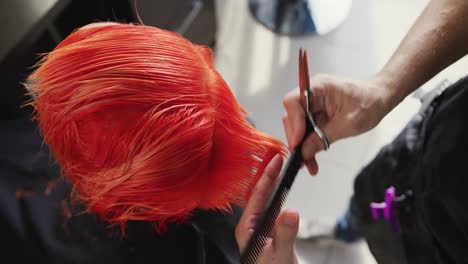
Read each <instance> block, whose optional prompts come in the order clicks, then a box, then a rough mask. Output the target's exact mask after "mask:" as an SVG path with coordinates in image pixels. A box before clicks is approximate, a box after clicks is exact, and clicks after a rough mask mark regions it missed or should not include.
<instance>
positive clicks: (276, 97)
mask: <svg viewBox="0 0 468 264" xmlns="http://www.w3.org/2000/svg"><path fill="white" fill-rule="evenodd" d="M288 2H289V3H291V4H294V5H297V3H298V2H302V0H291V1H286V0H279V1H273V0H265V1H249V0H198V1H197V0H193V1H192V0H171V1H163V0H138V1H136V5H135V2H134V1H133V0H79V1H78V0H2V1H0V74H1V80H3V83H2V85H0V127H1V128H2V129H3V130H4V131H5V130H6V129H8V128H9V127H8V126H11V124H12V121H14V120H19V119H28V118H29V116H30V109H29V108H21V107H20V106H21V105H22V104H23V103H24V102H25V101H26V100H27V99H28V98H27V97H26V96H25V95H24V93H25V91H24V89H23V87H22V82H23V81H24V80H25V77H26V76H27V75H28V74H29V73H30V72H31V70H32V66H33V65H34V64H35V63H36V62H37V55H38V54H40V53H44V52H48V51H50V50H52V49H53V48H54V47H55V45H57V44H58V43H59V42H60V41H61V40H62V39H63V38H64V37H66V36H67V35H68V34H69V33H70V32H72V31H73V30H74V29H76V28H77V27H80V26H83V25H85V24H88V23H91V22H97V21H119V22H137V18H136V16H135V10H136V9H137V10H138V13H139V15H140V17H141V19H142V21H143V22H144V23H145V24H146V25H151V26H157V27H160V28H164V29H168V30H172V31H175V32H178V33H179V34H181V35H183V36H184V37H186V38H188V39H190V40H191V41H193V42H195V43H198V44H202V45H207V46H209V47H211V48H212V49H213V51H214V52H215V64H216V67H217V69H218V70H219V72H220V73H221V75H222V76H223V77H224V78H225V80H226V81H227V83H228V84H229V85H230V87H231V89H232V90H233V92H234V93H235V95H236V97H237V99H238V100H239V102H240V103H241V104H242V105H243V106H244V107H245V108H247V109H248V110H249V111H250V112H251V113H252V116H253V119H254V122H255V124H256V126H257V127H258V128H259V129H261V130H264V131H266V132H268V133H270V134H272V135H274V136H276V137H278V138H280V139H281V140H283V141H285V136H284V132H283V128H282V124H281V117H282V116H283V115H284V110H283V106H282V99H283V97H284V95H285V94H286V93H287V92H289V91H290V90H291V89H293V88H294V87H296V86H297V85H298V80H297V76H298V73H297V70H298V69H297V54H298V50H299V48H300V47H304V48H306V49H307V51H308V53H309V63H310V65H309V67H310V74H311V75H314V74H317V73H328V74H337V75H341V76H344V77H348V78H357V79H365V78H368V77H370V76H371V75H372V74H374V73H375V72H376V71H378V70H379V69H380V68H381V67H382V66H383V64H384V63H385V62H386V60H387V59H388V58H389V57H390V56H391V54H392V52H393V51H394V50H395V48H396V47H397V45H398V43H399V41H400V40H401V39H402V38H403V37H404V35H405V33H406V32H407V30H408V29H409V27H410V26H411V24H412V23H413V21H414V20H415V19H416V18H417V16H418V15H419V13H420V12H421V11H422V9H423V8H424V6H425V5H426V4H427V2H428V0H352V1H351V0H334V1H329V0H310V1H309V4H310V5H309V9H307V8H306V9H301V8H299V9H298V10H299V11H300V12H303V13H300V14H302V15H303V18H302V20H301V21H299V22H300V23H299V22H298V21H297V20H294V19H291V18H290V17H289V18H288V15H290V14H291V12H289V11H290V10H289V11H288V8H289V7H290V6H288ZM281 4H282V5H281ZM135 7H136V8H135ZM311 7H312V8H311ZM279 11H280V12H281V18H282V19H283V20H277V19H276V20H275V19H272V18H273V17H274V16H273V15H272V14H278V12H279ZM275 12H276V13H275ZM288 12H289V13H288ZM294 12H297V11H294ZM294 12H293V13H294ZM288 19H289V20H288ZM272 21H273V22H272ZM288 21H289V22H288ZM269 23H270V24H269ZM271 23H273V24H271ZM288 33H291V34H288ZM467 67H468V62H467V59H466V58H465V59H462V60H461V61H459V62H457V63H455V64H454V65H452V66H451V67H449V68H448V69H446V70H445V71H443V72H441V73H440V74H439V75H437V76H436V77H435V78H433V79H432V80H431V81H429V82H428V83H426V84H425V85H424V86H423V87H421V88H420V89H419V90H418V91H416V92H415V94H414V95H412V96H410V97H408V98H407V99H406V100H405V101H404V102H402V103H401V104H400V105H399V106H398V107H397V108H395V109H394V110H393V111H392V112H391V113H390V114H389V115H388V116H387V117H386V118H385V119H384V120H383V121H382V122H381V123H380V124H379V126H378V127H377V128H376V129H374V130H372V131H371V132H368V133H366V134H363V135H361V136H358V137H354V138H351V139H348V140H345V141H341V142H337V143H336V144H334V145H333V146H332V148H331V150H330V151H328V152H326V153H321V154H319V155H318V164H319V167H320V172H319V175H318V176H317V177H310V176H309V175H308V174H307V172H306V171H305V170H303V171H301V172H300V175H299V176H298V178H297V181H296V183H295V185H294V187H293V190H292V192H291V193H290V196H289V198H288V201H287V205H286V206H287V207H290V208H295V209H297V210H299V211H300V213H301V216H302V217H303V218H304V219H317V218H322V219H331V220H334V219H336V218H337V217H338V216H339V215H340V214H341V212H342V211H343V210H344V208H345V207H346V205H347V201H348V199H349V198H350V195H351V193H352V192H351V191H352V186H353V179H354V177H355V176H356V174H357V173H358V172H359V170H360V169H361V168H362V167H363V166H364V165H365V164H366V163H367V162H369V161H370V160H371V159H372V158H373V157H374V155H375V154H376V153H377V151H378V150H379V149H380V148H381V147H382V146H383V145H384V144H386V143H388V142H389V141H391V140H392V139H393V137H394V136H396V134H397V133H398V132H399V131H400V130H401V129H402V127H403V126H404V125H405V124H406V122H407V121H408V120H409V119H410V118H411V116H412V115H413V114H414V113H415V112H416V111H417V110H418V108H419V107H420V102H419V99H418V98H417V96H415V95H418V94H421V93H425V92H427V91H429V90H431V89H432V88H433V87H435V85H436V84H438V83H439V82H440V81H442V80H445V79H448V80H450V81H455V80H456V79H458V78H459V77H461V76H462V73H463V71H462V70H465V69H467ZM12 129H13V128H11V129H10V130H9V131H10V132H9V133H6V134H2V136H4V137H8V135H11V134H12V131H13V130H12ZM14 129H18V131H17V132H18V133H23V134H24V133H26V135H27V133H31V134H32V133H34V132H35V131H33V129H31V127H30V126H26V127H21V126H18V127H15V128H14ZM21 129H31V131H19V130H21ZM13 132H14V131H13ZM2 140H6V141H8V138H3V139H2ZM0 148H3V146H2V145H0ZM9 148H10V149H8V148H7V149H2V150H1V151H0V160H1V159H7V158H8V154H9V152H14V151H15V149H14V144H13V147H12V146H11V145H10V147H9ZM297 251H298V254H299V258H300V263H317V264H318V263H347V264H350V263H359V264H370V263H375V261H374V260H373V258H372V256H371V255H370V253H369V252H368V248H367V245H366V244H365V243H364V242H363V243H357V244H355V245H352V246H348V247H337V246H333V245H317V244H312V243H308V242H298V244H297Z"/></svg>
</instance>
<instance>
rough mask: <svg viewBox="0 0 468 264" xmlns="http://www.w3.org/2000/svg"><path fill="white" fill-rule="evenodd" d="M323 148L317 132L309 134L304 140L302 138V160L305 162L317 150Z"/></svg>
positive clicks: (311, 157)
mask: <svg viewBox="0 0 468 264" xmlns="http://www.w3.org/2000/svg"><path fill="white" fill-rule="evenodd" d="M324 148H325V145H324V143H323V142H322V140H320V138H319V136H318V135H317V133H312V134H310V135H309V136H308V137H307V138H306V140H304V144H303V145H302V157H303V158H304V161H305V162H306V163H307V162H309V161H311V160H312V159H313V158H314V157H315V154H317V152H319V151H320V150H323V149H324Z"/></svg>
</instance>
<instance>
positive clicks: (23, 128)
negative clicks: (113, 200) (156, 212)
mask: <svg viewBox="0 0 468 264" xmlns="http://www.w3.org/2000/svg"><path fill="white" fill-rule="evenodd" d="M0 146H1V147H0V229H1V234H2V239H3V241H4V242H3V246H2V249H1V252H2V261H0V262H1V263H6V264H9V263H15V264H16V263H50V264H52V263H101V264H105V263H112V264H118V263H152V264H154V263H184V264H187V263H200V264H201V263H216V264H219V263H239V262H240V256H239V250H238V248H237V243H236V240H235V237H234V229H235V225H236V223H237V222H238V220H239V218H240V214H241V209H240V208H237V207H234V212H233V214H222V213H219V212H206V211H205V212H202V211H200V212H195V213H194V216H193V217H192V218H191V219H190V221H189V222H188V223H187V224H184V225H178V226H170V228H169V231H168V232H167V233H165V234H164V235H162V236H158V235H157V234H156V233H155V232H154V229H153V227H152V226H151V224H150V223H147V222H131V223H130V224H129V226H128V228H127V231H126V237H125V238H123V239H122V238H121V236H120V235H119V232H118V230H119V228H111V227H109V225H107V224H106V223H103V222H102V221H100V220H99V219H98V218H97V217H95V216H92V215H89V214H80V212H82V209H83V208H79V207H77V206H71V205H70V204H69V202H68V199H69V196H70V190H71V187H70V184H69V183H68V182H67V181H66V180H65V179H63V180H57V181H55V183H56V184H55V186H54V187H53V188H47V184H48V183H50V182H54V179H57V178H58V176H59V167H58V165H57V164H56V163H55V161H54V160H53V159H52V158H51V155H50V154H49V152H48V150H47V147H46V146H45V145H44V144H43V142H42V138H41V137H40V135H39V133H38V129H37V126H36V124H35V123H33V122H31V121H30V118H29V117H24V118H19V119H16V120H3V121H0Z"/></svg>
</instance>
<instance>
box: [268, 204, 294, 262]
mask: <svg viewBox="0 0 468 264" xmlns="http://www.w3.org/2000/svg"><path fill="white" fill-rule="evenodd" d="M298 230H299V213H298V212H297V211H294V210H290V209H286V210H284V211H283V212H282V213H281V214H280V215H279V217H278V219H277V221H276V224H275V233H274V237H273V241H272V246H273V250H274V251H275V255H277V256H278V258H279V259H282V260H285V261H288V262H290V261H291V260H292V259H293V257H294V242H295V241H296V237H297V232H298ZM278 263H286V262H278Z"/></svg>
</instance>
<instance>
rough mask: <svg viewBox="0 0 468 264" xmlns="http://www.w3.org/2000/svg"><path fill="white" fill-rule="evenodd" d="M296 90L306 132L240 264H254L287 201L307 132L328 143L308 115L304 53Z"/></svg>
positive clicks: (308, 84) (306, 71)
mask: <svg viewBox="0 0 468 264" xmlns="http://www.w3.org/2000/svg"><path fill="white" fill-rule="evenodd" d="M299 88H300V99H301V102H302V106H303V107H304V111H305V113H306V131H305V135H304V138H303V139H302V141H301V142H300V144H299V145H298V146H296V148H295V149H294V150H293V151H292V153H291V155H290V156H289V158H288V160H287V162H286V165H285V168H284V170H283V171H282V173H281V175H280V180H279V182H278V184H277V186H276V187H275V190H274V191H273V193H272V195H271V197H270V199H269V200H268V202H267V203H266V206H265V209H264V211H263V214H262V215H261V216H260V218H259V221H258V222H257V225H256V227H255V230H254V233H253V234H252V237H251V238H250V240H249V242H248V243H247V246H246V248H245V250H244V252H243V254H242V256H241V263H242V264H255V263H256V262H257V260H258V258H259V257H260V255H261V254H262V252H263V248H264V247H265V244H266V242H267V240H268V237H269V236H270V234H271V231H272V230H273V227H274V225H275V222H276V219H277V218H278V215H279V213H280V212H281V209H282V206H283V204H284V202H285V200H286V198H287V195H288V193H289V190H290V189H291V187H292V184H293V183H294V180H295V178H296V176H297V173H298V172H299V169H300V168H301V164H302V163H303V161H304V160H303V157H302V151H301V150H302V144H303V143H304V140H305V139H306V138H307V136H308V135H310V133H312V132H315V133H317V135H318V136H319V138H320V139H321V140H322V142H323V143H324V145H325V150H326V149H328V147H329V143H328V140H327V138H326V136H325V134H323V132H322V131H321V130H320V128H319V127H318V126H317V124H316V122H315V120H314V118H313V116H312V113H311V112H310V97H311V96H312V92H311V90H310V83H309V67H308V62H307V53H306V51H305V50H303V49H300V50H299Z"/></svg>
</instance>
